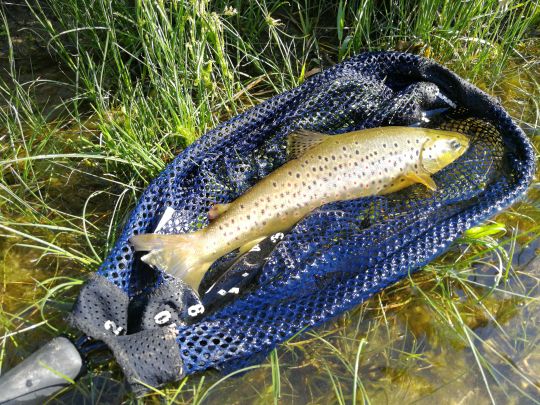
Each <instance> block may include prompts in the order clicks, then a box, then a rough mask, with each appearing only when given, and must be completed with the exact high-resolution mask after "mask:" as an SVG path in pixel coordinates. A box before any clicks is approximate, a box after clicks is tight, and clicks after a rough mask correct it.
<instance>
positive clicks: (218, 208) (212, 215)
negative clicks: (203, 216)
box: [208, 204, 231, 221]
mask: <svg viewBox="0 0 540 405" xmlns="http://www.w3.org/2000/svg"><path fill="white" fill-rule="evenodd" d="M230 206H231V204H214V205H212V208H210V210H209V211H208V219H209V220H210V221H212V220H214V219H216V218H217V217H219V216H220V215H221V214H223V213H224V212H226V211H227V210H228V209H229V207H230Z"/></svg>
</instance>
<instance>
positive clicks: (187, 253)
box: [130, 231, 212, 291]
mask: <svg viewBox="0 0 540 405" xmlns="http://www.w3.org/2000/svg"><path fill="white" fill-rule="evenodd" d="M202 232H203V231H199V232H193V233H186V234H182V235H162V234H157V233H146V234H141V235H135V236H132V237H131V238H130V242H131V244H132V245H133V247H134V248H135V250H136V251H148V253H147V254H146V255H144V256H143V257H142V258H141V259H142V261H143V262H145V263H147V264H149V265H152V266H155V267H157V268H159V269H160V270H162V271H165V272H167V273H169V274H171V275H172V276H175V277H177V278H180V279H181V280H183V281H184V282H186V283H187V284H189V285H190V286H191V287H192V288H193V289H194V290H195V291H197V289H198V288H199V284H200V282H201V280H202V278H203V276H204V274H205V273H206V271H207V270H208V268H209V267H210V265H211V264H212V261H211V260H209V258H208V257H207V253H206V249H205V245H204V242H203V241H204V238H203V237H202V235H201V233H202Z"/></svg>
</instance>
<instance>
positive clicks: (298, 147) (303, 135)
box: [287, 129, 330, 159]
mask: <svg viewBox="0 0 540 405" xmlns="http://www.w3.org/2000/svg"><path fill="white" fill-rule="evenodd" d="M329 137H330V135H326V134H321V133H320V132H314V131H310V130H307V129H297V130H296V131H294V132H291V133H290V134H289V136H288V137H287V156H288V158H289V159H296V158H297V157H299V156H302V155H303V154H304V153H305V152H306V151H307V150H309V149H311V148H313V147H314V146H316V145H318V144H320V143H321V142H323V141H324V140H326V139H328V138H329Z"/></svg>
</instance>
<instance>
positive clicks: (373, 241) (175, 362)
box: [70, 52, 535, 391]
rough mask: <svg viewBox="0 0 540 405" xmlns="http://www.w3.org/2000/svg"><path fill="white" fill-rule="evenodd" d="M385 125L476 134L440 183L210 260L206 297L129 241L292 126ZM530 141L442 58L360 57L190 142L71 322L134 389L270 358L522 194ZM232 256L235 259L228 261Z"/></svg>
mask: <svg viewBox="0 0 540 405" xmlns="http://www.w3.org/2000/svg"><path fill="white" fill-rule="evenodd" d="M388 125H414V126H425V127H432V128H440V129H448V130H457V131H459V132H462V133H464V134H466V135H468V136H469V137H470V140H471V144H470V147H469V149H468V151H467V152H466V154H465V155H463V156H462V157H461V158H459V159H458V160H457V161H455V162H454V163H452V164H451V165H450V166H448V167H446V168H445V169H443V170H442V171H440V172H438V173H437V174H435V175H434V180H435V182H436V183H437V185H438V189H437V191H435V192H432V191H429V190H427V189H426V188H425V187H424V186H422V185H413V186H411V187H408V188H406V189H403V190H401V191H399V192H396V193H393V194H389V195H385V196H374V197H368V198H361V199H357V200H352V201H342V202H336V203H332V204H328V205H325V206H322V207H321V208H319V209H317V210H315V211H313V212H312V213H311V214H310V215H308V216H307V217H305V218H304V219H303V220H301V221H300V222H299V223H297V224H296V225H295V226H294V227H293V228H292V229H291V230H290V231H289V232H287V233H285V234H283V233H280V234H276V235H272V237H271V238H268V239H267V240H265V241H263V242H262V243H261V245H260V249H258V250H257V251H256V252H250V253H248V254H247V255H246V256H245V257H242V258H241V259H240V260H239V261H234V259H233V257H234V256H235V254H234V252H233V253H232V254H229V255H227V256H225V257H224V258H222V259H220V260H219V261H218V262H216V263H215V264H214V265H213V266H212V268H211V269H210V270H209V272H208V273H207V275H206V277H205V279H204V280H203V283H202V284H201V288H200V291H199V294H197V293H196V292H194V291H192V290H191V289H190V288H188V287H187V286H186V285H185V284H184V283H183V282H182V281H180V280H175V279H174V278H172V277H171V276H169V275H167V274H164V273H161V272H159V271H158V270H154V269H151V268H150V267H149V266H147V265H145V264H144V263H142V262H141V260H140V257H139V254H135V253H134V251H133V248H132V247H131V245H130V244H129V242H128V239H129V238H130V237H131V236H132V235H135V234H138V233H147V232H163V233H185V232H190V231H193V230H196V229H199V228H201V227H203V226H205V225H206V224H207V221H208V220H207V213H208V210H209V209H210V207H211V206H212V205H213V204H216V203H226V202H230V201H232V200H234V199H235V198H236V197H238V196H239V195H241V194H243V193H244V192H245V191H246V190H247V189H248V188H249V187H250V186H252V185H253V184H255V183H256V182H257V181H259V180H260V179H261V178H263V177H264V176H266V175H268V174H269V173H270V172H272V171H273V170H275V169H276V168H277V167H279V166H280V165H282V164H283V163H284V162H285V160H286V154H285V145H286V137H287V135H288V134H289V133H291V132H292V131H293V130H295V129H298V128H305V129H311V130H314V131H319V132H324V133H328V134H338V133H344V132H349V131H352V130H359V129H364V128H371V127H379V126H388ZM534 162H535V158H534V153H533V149H532V147H531V144H530V143H529V141H528V139H527V138H526V136H525V135H524V133H523V132H522V131H521V130H520V128H518V126H517V125H516V124H515V123H514V122H513V121H512V119H511V118H510V117H509V115H508V113H507V112H506V111H505V110H504V109H503V108H502V107H501V106H500V105H499V104H498V102H497V101H496V100H494V99H493V98H491V97H490V96H488V95H486V94H485V93H483V92H482V91H480V90H479V89H477V88H476V87H474V86H472V85H470V84H469V83H467V82H466V81H464V80H463V79H461V78H460V77H458V76H457V75H455V74H454V73H452V72H450V71H449V70H447V69H445V68H444V67H441V66H440V65H438V64H436V63H435V62H433V61H431V60H428V59H425V58H421V57H418V56H414V55H410V54H406V53H396V52H378V53H365V54H361V55H358V56H356V57H354V58H351V59H349V60H347V61H345V62H343V63H341V64H338V65H335V66H333V67H332V68H330V69H328V70H325V71H324V72H322V73H319V74H317V75H315V76H313V77H310V78H309V79H307V80H306V81H305V83H303V84H302V85H301V86H299V87H297V88H294V89H292V90H290V91H288V92H285V93H283V94H280V95H278V96H275V97H273V98H271V99H269V100H267V101H265V102H263V103H261V104H260V105H258V106H256V107H253V108H251V109H249V110H248V111H246V112H245V113H243V114H240V115H238V116H236V117H234V118H232V119H230V120H229V121H227V122H224V123H222V124H221V125H219V126H218V127H216V128H215V129H213V130H211V131H209V132H208V133H206V134H205V135H204V136H203V137H201V138H200V139H199V140H198V141H196V142H195V143H193V144H192V145H191V146H190V147H188V148H187V149H185V150H184V151H183V152H182V153H181V154H180V155H179V156H178V157H177V158H176V159H175V160H174V161H173V162H172V163H171V164H169V165H168V166H167V167H166V169H165V170H164V171H163V172H162V173H161V174H160V175H159V176H158V177H157V178H156V179H155V180H154V181H153V182H152V183H151V184H150V185H149V186H148V188H147V189H146V190H145V191H144V193H143V194H142V196H141V198H140V201H139V203H138V205H137V206H136V208H135V209H134V210H133V212H132V213H131V216H130V218H129V220H128V222H127V224H126V225H125V228H124V230H123V233H122V234H121V236H120V237H119V239H118V241H117V242H116V244H115V246H114V248H113V249H112V251H111V252H110V255H109V256H108V258H107V259H106V260H105V262H104V263H103V265H102V266H101V267H100V269H99V270H98V272H97V274H96V275H94V276H93V277H91V278H90V280H88V281H87V282H86V283H85V285H84V286H83V288H82V290H81V292H80V295H79V297H78V299H77V301H76V304H75V306H74V309H73V311H72V313H71V315H70V317H71V322H72V324H73V325H74V326H75V327H77V328H78V329H80V330H81V331H82V332H84V333H85V334H87V335H88V336H91V337H93V338H94V339H97V340H102V341H104V342H105V343H106V344H107V345H108V346H109V347H110V349H111V350H112V352H113V353H114V355H115V357H116V359H117V361H118V363H119V364H120V366H121V367H122V369H123V371H124V373H125V375H126V377H127V380H128V382H129V383H130V384H131V386H132V388H133V389H135V390H136V391H140V390H144V386H145V385H152V386H159V385H161V384H163V383H166V382H170V381H175V380H179V379H181V378H182V377H183V376H185V375H188V374H191V373H195V372H198V371H202V370H205V369H207V368H214V369H219V370H224V371H227V372H228V371H232V370H236V369H239V368H241V367H245V366H247V365H250V364H253V363H255V362H258V361H261V360H262V359H264V356H266V355H267V354H268V353H269V351H270V350H272V349H273V348H274V347H275V346H276V345H278V344H279V343H281V342H283V341H284V340H286V339H287V338H290V337H291V336H292V335H294V334H296V333H298V332H299V331H301V330H304V329H306V328H309V327H313V326H315V325H319V324H321V323H323V322H325V321H327V320H329V319H331V318H333V317H335V316H337V315H339V314H341V313H343V312H344V311H347V310H349V309H351V308H353V307H355V306H357V305H358V304H360V303H362V302H363V301H364V300H366V299H367V298H369V297H371V296H372V295H373V294H375V293H377V292H379V291H381V290H382V289H383V288H385V287H387V286H389V285H391V284H393V283H395V282H397V281H398V280H400V279H402V278H403V277H405V276H407V275H409V274H410V273H411V272H414V271H416V270H418V269H420V268H421V267H422V266H423V265H425V264H426V263H428V262H429V261H431V260H432V259H434V258H435V257H437V256H438V255H440V254H441V253H443V252H444V251H445V250H446V249H447V248H448V247H449V246H450V244H451V243H452V241H453V240H454V239H456V237H458V236H460V235H461V234H462V233H463V231H464V230H466V229H467V228H469V227H472V226H474V225H476V224H478V223H480V222H482V221H484V220H486V219H487V218H489V217H491V216H493V215H494V214H496V213H497V212H499V211H500V210H502V209H503V208H505V207H508V206H509V205H510V204H512V203H513V202H514V201H515V200H516V199H517V198H518V197H519V196H520V195H522V194H523V193H524V192H525V190H526V188H527V186H528V184H529V183H530V181H531V179H532V176H533V173H534V170H535V168H534ZM231 263H233V264H231Z"/></svg>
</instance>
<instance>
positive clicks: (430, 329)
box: [0, 0, 540, 404]
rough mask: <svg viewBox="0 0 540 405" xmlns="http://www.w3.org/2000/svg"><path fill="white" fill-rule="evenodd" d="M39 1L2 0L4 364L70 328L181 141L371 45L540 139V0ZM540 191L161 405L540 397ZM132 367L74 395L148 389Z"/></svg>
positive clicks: (79, 387) (155, 395)
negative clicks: (435, 66) (20, 16)
mask: <svg viewBox="0 0 540 405" xmlns="http://www.w3.org/2000/svg"><path fill="white" fill-rule="evenodd" d="M29 6H30V7H31V10H32V13H33V15H34V18H35V19H37V21H38V23H37V24H36V25H35V26H33V27H32V30H31V32H30V33H29V32H27V31H24V32H22V33H21V31H19V30H14V27H13V24H12V23H11V22H10V20H9V19H8V16H9V15H10V13H9V10H8V7H13V6H10V5H9V4H3V5H0V7H2V8H0V11H1V16H2V20H1V24H0V35H1V38H2V41H0V43H5V44H6V47H5V50H6V52H5V54H3V55H2V56H1V57H0V59H1V61H0V62H1V68H2V71H1V72H0V77H1V81H0V123H1V124H0V236H1V238H0V254H1V259H0V269H1V271H0V276H1V283H2V287H1V288H2V294H1V296H0V332H2V334H3V339H2V341H1V345H0V347H1V348H0V369H1V370H2V371H4V370H5V369H7V368H9V367H10V366H12V365H13V364H15V363H16V362H18V361H19V360H20V359H22V358H24V357H25V356H27V355H28V354H29V353H30V352H31V351H33V350H34V349H36V348H37V347H39V346H40V344H42V342H44V341H45V340H47V339H49V338H50V337H51V336H54V335H57V334H58V333H59V332H63V331H65V330H66V325H65V323H64V322H63V320H62V314H65V313H66V312H67V311H68V310H69V306H70V303H71V302H72V300H73V299H74V297H75V296H76V293H77V291H78V287H79V285H80V284H81V282H82V281H84V279H85V278H86V277H87V276H88V275H89V274H91V272H92V271H95V270H96V269H97V267H98V266H99V264H100V262H101V261H102V260H103V258H104V257H105V256H106V254H107V252H108V251H109V249H110V247H111V246H112V244H113V243H114V241H115V238H116V236H117V235H118V232H119V230H120V229H121V225H122V223H123V222H124V221H125V219H126V216H127V214H128V213H129V210H130V209H131V208H133V206H134V204H135V202H136V200H137V197H138V196H139V195H140V193H141V191H142V189H143V188H144V187H145V185H146V184H147V183H148V182H149V181H150V180H151V179H152V178H153V177H154V176H156V175H157V174H158V173H159V172H160V171H161V170H162V169H163V167H164V166H165V165H166V164H167V163H168V162H169V161H170V160H171V159H172V158H173V157H174V156H175V155H176V154H177V153H178V152H180V151H181V150H182V149H183V148H184V147H185V146H186V145H188V144H189V143H191V142H193V140H195V139H197V137H199V136H200V135H202V134H203V133H205V132H206V131H207V130H208V129H210V128H212V127H214V126H215V125H217V124H218V123H219V122H222V121H224V120H226V119H228V118H230V117H232V116H234V115H235V114H237V113H239V112H241V111H244V110H245V109H246V108H249V107H250V106H253V105H256V104H258V103H259V102H261V101H262V100H264V99H266V98H268V97H270V96H272V95H274V94H277V93H280V92H282V91H285V90H288V89H290V88H292V87H294V86H296V85H298V84H300V83H301V82H302V81H303V80H304V79H305V78H306V77H307V76H308V75H309V74H311V73H313V72H314V71H317V70H318V69H324V68H326V67H328V66H331V65H332V64H333V63H336V62H339V61H341V60H343V59H346V58H347V57H349V56H351V55H354V54H356V53H358V52H360V51H363V50H376V49H398V50H407V51H410V52H414V53H418V54H422V55H427V56H430V57H432V58H434V59H435V60H437V61H439V62H441V63H443V64H445V65H446V66H448V67H450V68H451V69H453V70H455V71H456V72H457V73H459V74H461V75H463V76H464V77H466V78H467V79H469V80H470V81H472V82H473V83H475V84H476V85H478V86H479V87H481V88H483V89H486V90H487V91H488V92H490V93H492V94H494V95H496V96H498V97H500V98H501V100H502V102H503V105H504V106H505V107H506V108H507V109H508V110H509V111H510V112H511V114H512V115H513V116H514V117H515V118H516V120H517V121H518V122H519V123H520V125H522V127H523V128H525V129H526V130H527V131H528V134H529V135H531V136H534V135H537V134H538V125H539V122H540V105H539V102H538V100H540V82H539V79H538V78H539V74H538V73H539V63H540V47H539V42H540V40H539V38H538V28H537V27H538V24H539V23H540V17H539V15H540V14H539V13H540V5H539V3H538V1H523V2H509V1H499V0H485V1H480V0H470V1H467V2H457V1H443V0H421V1H418V2H405V1H399V2H398V1H390V0H388V1H370V0H366V1H340V2H323V1H315V2H308V1H307V0H304V1H298V2H288V3H286V2H281V1H269V0H258V1H254V2H251V1H250V2H247V1H244V2H242V1H236V2H231V3H228V2H223V1H217V2H209V1H186V2H182V1H144V2H143V1H115V2H108V1H104V0H94V1H90V0H64V1H61V2H57V1H52V0H51V1H49V2H47V1H45V2H39V3H34V2H29ZM535 30H536V31H535ZM23 34H24V35H31V36H32V37H34V38H36V41H37V43H39V44H40V46H41V47H42V48H41V49H38V50H36V51H35V52H36V53H37V54H40V55H41V54H44V55H47V52H49V53H50V55H52V57H53V58H54V60H55V62H54V63H55V64H57V69H56V70H57V71H58V72H62V73H61V74H56V73H55V74H54V75H53V76H50V77H49V76H47V75H46V74H45V75H42V74H41V73H40V67H39V64H38V65H37V66H36V67H34V66H32V67H29V64H28V59H27V58H22V57H20V56H19V55H20V54H21V46H23V45H24V44H23V45H21V44H20V38H21V37H24V35H23ZM47 63H49V64H50V63H51V62H47ZM41 68H42V69H43V66H42V67H41ZM44 89H49V90H48V91H50V92H51V99H50V100H49V101H47V97H45V98H44V95H43V92H44ZM51 89H52V90H51ZM60 90H61V91H62V94H63V96H62V97H61V98H58V97H56V96H55V92H58V91H60ZM538 190H539V184H538V183H535V184H534V185H533V189H532V190H531V192H530V193H529V196H528V198H527V199H526V200H524V201H523V202H521V203H520V204H519V205H516V206H515V207H514V208H513V209H512V210H509V211H508V212H507V213H505V214H502V215H500V216H499V217H497V218H496V222H497V223H496V224H495V225H493V224H490V223H487V224H486V225H485V226H484V227H482V228H480V229H476V230H474V231H472V232H469V233H467V234H466V235H464V237H463V238H462V239H461V240H460V241H458V242H456V244H455V247H454V249H453V250H452V251H450V252H449V253H448V254H446V255H445V256H444V257H442V258H440V259H439V260H437V261H436V262H434V263H432V264H431V265H429V266H427V268H426V269H425V270H424V271H423V272H421V273H418V274H416V275H414V276H412V277H411V278H410V279H408V280H404V281H402V282H400V283H399V284H398V285H396V286H394V287H392V288H390V289H388V290H386V291H384V292H383V293H381V294H379V295H377V296H376V297H374V298H373V299H372V300H370V301H368V302H366V303H365V304H364V305H361V306H360V307H358V308H357V309H355V310H354V311H351V312H349V313H347V314H344V315H343V316H342V317H340V318H339V319H338V320H336V321H335V322H330V323H328V324H326V325H325V326H324V327H322V328H318V329H316V330H314V331H309V332H307V333H304V334H300V335H299V336H297V337H295V338H294V339H292V340H291V341H289V342H288V343H287V344H285V345H283V346H281V347H280V348H278V349H277V351H274V352H273V353H272V355H271V356H270V357H269V359H268V360H267V362H266V363H264V364H262V365H261V366H257V367H253V368H252V369H250V371H249V373H247V374H246V375H244V376H242V377H240V378H230V377H231V376H222V375H217V374H216V373H213V372H207V373H205V374H204V375H199V376H190V377H188V378H186V379H184V380H183V381H182V382H181V383H180V384H171V385H170V386H167V387H165V388H162V389H155V390H153V391H152V392H151V393H150V394H148V396H147V398H146V400H148V401H150V402H156V403H157V402H160V401H164V402H166V403H202V402H204V403H218V402H222V400H223V398H228V399H230V400H229V402H231V403H233V402H235V401H236V402H237V403H270V402H274V403H278V402H280V403H313V404H315V403H317V404H318V403H343V404H349V403H354V402H356V403H365V404H379V403H397V402H402V403H413V402H420V403H422V402H434V401H437V400H438V401H442V402H443V403H447V402H451V403H460V401H462V403H469V402H474V403H490V402H496V403H506V402H509V403H517V402H518V401H522V402H527V401H530V402H533V403H534V402H535V401H538V399H537V398H539V397H540V395H539V390H538V381H539V379H540V358H539V357H538V355H537V354H536V353H537V352H538V351H539V342H538V340H539V337H540V325H539V324H538V321H537V320H536V317H535V313H537V312H538V307H539V305H538V304H539V299H540V287H539V277H540V273H539V272H538V271H537V272H536V273H529V272H526V271H524V270H523V268H522V266H521V265H520V263H522V262H523V260H524V259H519V258H520V256H523V255H526V254H527V252H528V251H529V250H532V251H535V250H537V249H538V245H537V240H538V232H539V227H538V222H539V220H540V211H539V210H540V204H539V203H538V201H539V198H538V197H539V195H538V193H539V192H538ZM527 249H529V250H527ZM535 311H536V312H535ZM121 379H122V376H121V374H120V372H119V369H118V368H117V367H115V366H112V367H111V364H109V363H103V364H95V365H94V366H93V367H91V370H90V374H89V376H88V377H86V378H84V379H83V380H81V381H80V382H78V383H77V384H76V387H75V388H74V389H72V390H71V392H81V393H82V395H83V396H84V397H85V398H87V399H88V400H89V401H90V400H92V401H94V402H95V401H97V400H99V399H103V400H105V398H108V399H109V400H111V398H116V399H117V401H119V400H120V399H122V398H124V399H126V398H131V397H129V394H127V393H125V392H124V391H123V389H121V388H119V387H122V386H121V383H120V381H121Z"/></svg>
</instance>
